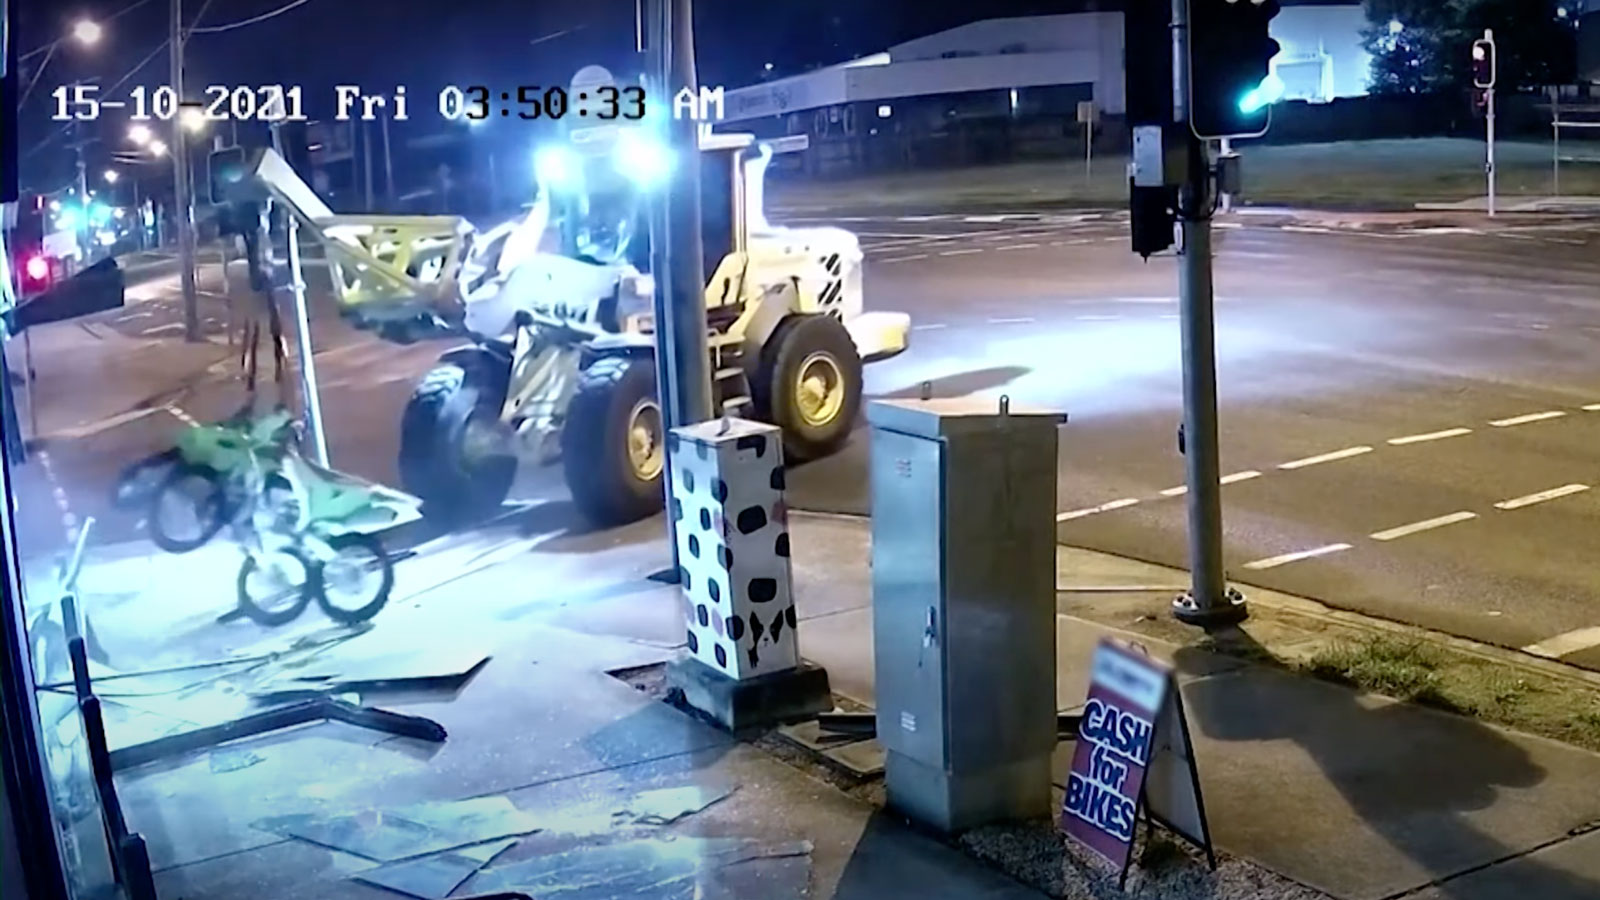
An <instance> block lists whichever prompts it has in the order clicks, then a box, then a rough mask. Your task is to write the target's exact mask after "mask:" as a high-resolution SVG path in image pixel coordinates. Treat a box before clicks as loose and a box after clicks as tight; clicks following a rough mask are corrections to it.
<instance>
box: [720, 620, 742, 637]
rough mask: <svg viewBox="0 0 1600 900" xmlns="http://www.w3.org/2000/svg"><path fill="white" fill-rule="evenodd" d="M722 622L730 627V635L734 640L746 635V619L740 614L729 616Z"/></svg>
mask: <svg viewBox="0 0 1600 900" xmlns="http://www.w3.org/2000/svg"><path fill="white" fill-rule="evenodd" d="M722 624H723V626H724V627H726V628H727V629H728V637H730V638H732V639H733V640H736V641H737V640H738V639H740V638H742V637H744V620H743V619H741V618H739V617H738V616H729V617H728V618H727V620H726V621H724V622H723V623H722Z"/></svg>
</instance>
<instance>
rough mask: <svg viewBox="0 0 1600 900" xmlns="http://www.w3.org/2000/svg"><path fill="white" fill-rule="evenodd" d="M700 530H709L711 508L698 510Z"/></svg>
mask: <svg viewBox="0 0 1600 900" xmlns="http://www.w3.org/2000/svg"><path fill="white" fill-rule="evenodd" d="M700 530H701V531H710V530H711V510H709V509H702V510H700Z"/></svg>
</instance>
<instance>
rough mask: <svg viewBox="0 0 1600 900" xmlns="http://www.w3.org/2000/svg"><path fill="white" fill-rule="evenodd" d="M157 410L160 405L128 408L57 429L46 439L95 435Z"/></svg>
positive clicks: (78, 437) (159, 408)
mask: <svg viewBox="0 0 1600 900" xmlns="http://www.w3.org/2000/svg"><path fill="white" fill-rule="evenodd" d="M158 412H161V407H158V406H151V407H147V408H145V409H130V410H128V411H127V412H123V413H117V414H116V415H114V416H108V417H106V418H104V419H101V420H99V421H98V422H88V423H86V424H83V425H77V426H74V427H72V428H66V429H62V430H61V431H58V432H56V433H54V434H51V435H47V436H46V439H47V440H80V439H82V438H86V437H93V436H94V435H97V434H99V433H101V432H102V431H110V430H111V429H113V428H116V427H117V426H119V425H125V424H127V423H129V422H132V421H134V420H136V419H142V418H144V417H145V416H148V415H152V414H154V413H158Z"/></svg>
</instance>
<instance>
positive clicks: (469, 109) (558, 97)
mask: <svg viewBox="0 0 1600 900" xmlns="http://www.w3.org/2000/svg"><path fill="white" fill-rule="evenodd" d="M197 93H198V94H199V96H200V98H199V99H182V98H180V97H179V96H178V93H177V91H175V90H173V89H172V87H170V86H168V85H162V86H159V87H155V88H146V87H143V86H140V87H135V88H133V89H131V90H130V91H128V93H127V94H126V95H125V96H124V97H117V98H111V97H103V96H101V94H100V89H99V87H98V86H97V85H92V84H71V85H61V86H60V87H58V88H56V89H55V90H54V91H53V92H52V97H53V98H54V99H55V115H54V118H55V119H56V120H57V121H74V120H76V121H93V120H95V119H98V118H100V117H101V115H102V114H104V113H105V112H106V111H108V110H115V111H118V112H123V113H126V114H127V116H128V118H129V119H132V120H133V121H151V120H156V121H171V120H176V119H179V118H183V119H184V120H185V121H187V120H188V117H191V116H192V117H195V118H198V119H203V120H205V121H224V122H226V121H238V122H243V121H261V122H305V121H309V120H310V118H313V117H316V118H321V117H324V116H327V117H328V118H332V119H333V120H335V121H341V122H343V121H350V120H352V119H360V120H363V121H373V120H376V119H378V118H387V119H392V120H394V121H397V122H404V121H407V120H409V119H410V118H411V98H410V92H409V91H408V90H407V88H406V87H405V86H404V85H398V86H396V87H394V88H393V89H392V90H387V91H370V90H367V89H366V88H363V87H360V86H357V85H348V84H345V85H336V86H334V87H333V88H331V90H329V91H328V92H327V93H326V95H324V96H320V97H318V96H313V92H311V91H308V90H307V89H306V88H305V87H303V86H300V85H282V84H271V85H215V84H214V85H207V86H206V87H204V88H203V89H200V90H199V91H197ZM724 93H725V91H724V89H723V88H722V87H721V86H718V87H702V88H700V89H699V90H697V91H691V90H690V89H688V88H684V89H683V90H680V91H679V92H678V93H677V94H676V95H675V96H673V97H672V98H671V101H670V103H668V102H666V101H665V100H658V98H656V97H654V96H653V95H651V94H649V93H648V91H647V90H646V89H645V88H643V87H640V86H638V85H612V84H601V85H590V86H585V87H578V86H574V87H571V88H568V87H563V86H559V85H557V86H549V87H547V86H543V85H533V84H522V85H508V86H505V87H502V88H499V89H496V88H492V87H490V86H488V85H479V84H475V85H466V86H458V85H445V86H444V87H442V88H439V89H438V90H437V91H436V92H435V104H434V106H435V109H437V111H438V114H439V116H440V117H442V118H444V119H446V120H448V121H452V122H459V121H471V122H483V121H488V120H491V119H513V118H515V119H524V120H535V119H548V120H554V121H560V120H566V119H572V120H586V121H593V122H637V121H642V120H643V119H644V118H645V117H646V116H647V115H649V114H650V113H651V111H653V110H657V104H658V103H660V104H661V105H662V106H664V107H670V111H671V114H672V117H673V118H675V119H693V120H695V121H700V122H718V121H721V120H722V118H723V109H724V103H723V97H724ZM313 107H314V109H313ZM329 113H331V115H327V114H329Z"/></svg>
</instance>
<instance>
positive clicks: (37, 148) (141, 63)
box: [22, 39, 172, 157]
mask: <svg viewBox="0 0 1600 900" xmlns="http://www.w3.org/2000/svg"><path fill="white" fill-rule="evenodd" d="M171 43H172V41H171V40H170V39H169V40H165V41H162V42H161V43H160V44H158V45H156V48H155V49H154V50H152V51H150V55H149V56H146V57H145V58H144V59H142V60H140V61H139V63H138V64H137V65H135V66H134V67H133V68H131V69H129V70H128V72H127V74H125V75H123V76H122V77H121V78H120V79H118V80H117V83H116V84H113V85H112V86H111V87H109V88H107V89H106V90H105V93H107V94H111V93H114V92H115V91H116V89H117V88H119V87H122V86H123V85H124V84H127V83H128V79H130V78H132V77H133V76H134V75H135V74H136V73H137V72H138V71H139V70H140V69H142V68H144V67H145V66H147V65H149V64H150V61H151V60H152V59H155V58H156V54H158V53H160V52H161V51H163V50H165V49H167V45H168V44H171ZM73 124H74V123H73V122H68V123H66V124H65V125H62V126H61V129H60V130H59V131H57V132H56V133H55V134H52V135H50V136H49V137H47V138H45V139H44V140H42V141H40V142H39V143H37V144H35V145H34V146H33V148H32V149H31V150H28V151H27V152H25V153H23V154H22V155H23V156H24V157H27V156H32V155H33V154H35V153H38V152H39V151H40V150H43V149H44V148H45V147H48V146H49V145H51V144H53V143H55V142H56V141H57V140H59V139H60V138H61V136H62V135H64V134H66V133H67V132H68V131H70V130H72V126H73Z"/></svg>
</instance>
